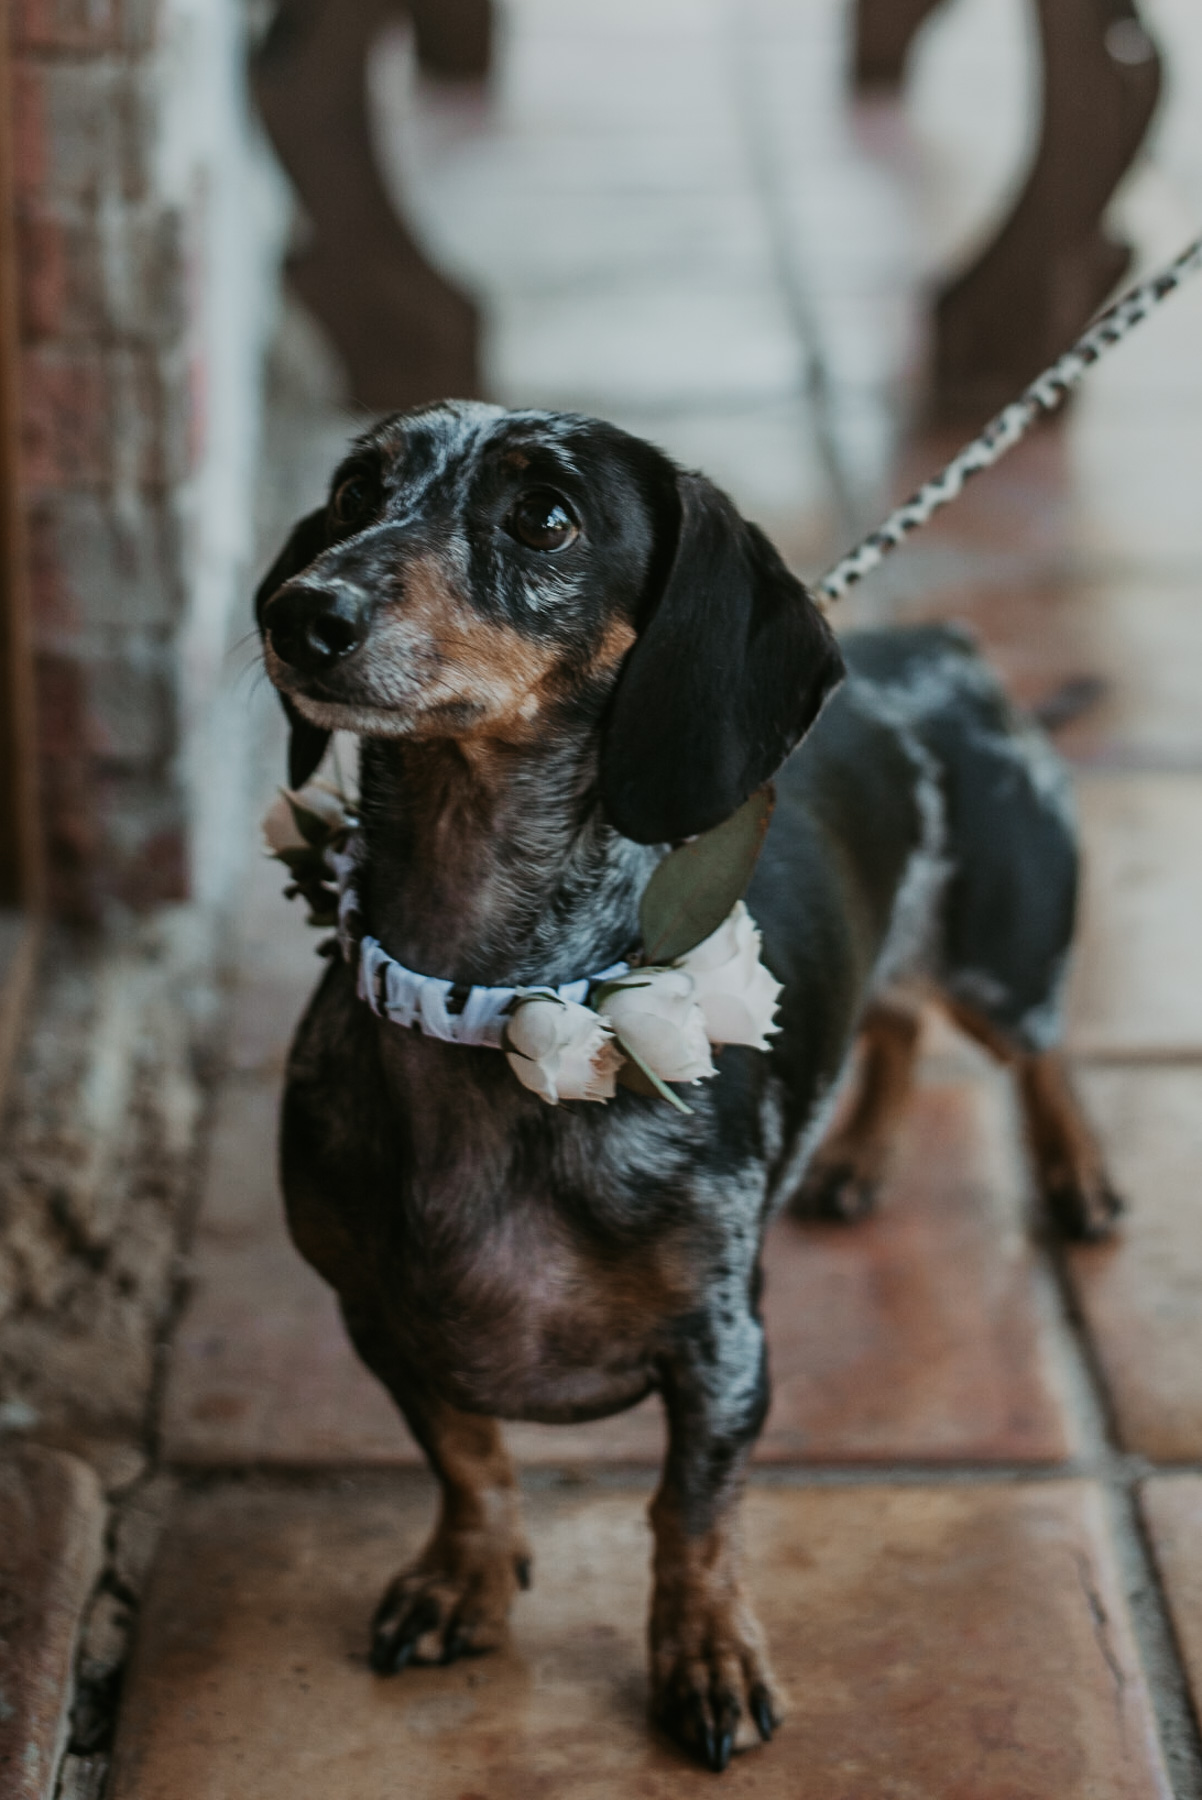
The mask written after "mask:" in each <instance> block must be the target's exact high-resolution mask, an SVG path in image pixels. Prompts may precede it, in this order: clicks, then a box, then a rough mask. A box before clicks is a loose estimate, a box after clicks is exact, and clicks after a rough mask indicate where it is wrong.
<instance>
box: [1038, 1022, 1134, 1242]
mask: <svg viewBox="0 0 1202 1800" xmlns="http://www.w3.org/2000/svg"><path fill="white" fill-rule="evenodd" d="M1018 1082H1019V1093H1020V1095H1021V1097H1022V1108H1023V1119H1024V1122H1025V1124H1026V1129H1027V1141H1028V1143H1029V1145H1030V1149H1031V1158H1032V1161H1033V1162H1034V1165H1035V1175H1036V1180H1037V1181H1038V1183H1039V1188H1040V1192H1041V1193H1042V1195H1043V1198H1044V1203H1045V1204H1046V1206H1047V1208H1048V1212H1049V1214H1050V1215H1051V1218H1052V1220H1053V1222H1054V1223H1055V1224H1056V1226H1057V1227H1058V1228H1059V1229H1060V1230H1061V1231H1062V1232H1063V1233H1064V1235H1065V1236H1066V1237H1069V1238H1079V1239H1082V1240H1084V1241H1085V1242H1091V1241H1094V1240H1096V1239H1098V1238H1105V1237H1109V1236H1110V1234H1111V1232H1112V1231H1113V1230H1114V1222H1115V1220H1116V1219H1117V1218H1118V1216H1119V1214H1120V1213H1121V1212H1122V1210H1123V1202H1122V1199H1121V1197H1120V1196H1119V1195H1118V1194H1116V1192H1115V1191H1114V1188H1113V1187H1112V1186H1111V1184H1110V1178H1109V1176H1108V1175H1107V1173H1106V1165H1105V1162H1104V1161H1103V1159H1102V1152H1101V1149H1100V1147H1099V1144H1098V1140H1097V1138H1096V1137H1095V1135H1094V1131H1093V1127H1092V1126H1091V1125H1090V1123H1089V1120H1088V1119H1087V1118H1086V1117H1085V1112H1084V1109H1083V1108H1082V1105H1081V1102H1080V1100H1079V1099H1078V1097H1077V1093H1076V1090H1075V1089H1074V1087H1073V1084H1072V1081H1071V1080H1070V1078H1069V1073H1068V1069H1067V1068H1066V1066H1065V1062H1064V1058H1063V1056H1062V1055H1061V1054H1060V1052H1059V1051H1058V1050H1044V1051H1042V1052H1040V1053H1039V1054H1038V1055H1035V1056H1024V1057H1022V1058H1021V1059H1020V1061H1019V1064H1018Z"/></svg>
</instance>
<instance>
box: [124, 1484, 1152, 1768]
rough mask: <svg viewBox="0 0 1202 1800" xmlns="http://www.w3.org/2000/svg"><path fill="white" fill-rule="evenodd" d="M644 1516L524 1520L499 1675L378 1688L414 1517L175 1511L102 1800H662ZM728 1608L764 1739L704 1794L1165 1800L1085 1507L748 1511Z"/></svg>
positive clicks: (550, 1506) (261, 1495) (1070, 1503)
mask: <svg viewBox="0 0 1202 1800" xmlns="http://www.w3.org/2000/svg"><path fill="white" fill-rule="evenodd" d="M645 1502H646V1493H645V1490H634V1491H630V1490H618V1491H616V1492H615V1491H613V1490H604V1491H603V1490H600V1489H596V1488H593V1487H591V1486H590V1485H589V1484H585V1485H584V1486H583V1487H580V1488H573V1489H570V1490H567V1491H565V1490H562V1489H560V1490H554V1489H551V1490H547V1489H543V1490H541V1491H539V1492H538V1493H536V1494H534V1495H532V1496H531V1497H530V1504H529V1514H530V1525H531V1529H532V1532H533V1535H534V1541H535V1543H536V1545H537V1551H536V1555H537V1573H536V1578H535V1585H534V1589H533V1592H532V1593H530V1594H529V1595H527V1596H524V1597H523V1599H522V1600H521V1602H520V1604H519V1606H518V1608H517V1613H516V1619H515V1627H514V1633H513V1642H512V1647H511V1648H510V1649H509V1650H508V1651H506V1652H505V1653H504V1654H502V1655H499V1656H495V1657H492V1658H489V1659H487V1660H483V1661H479V1662H467V1663H459V1664H458V1665H453V1666H452V1667H450V1668H448V1669H423V1670H418V1671H415V1672H412V1673H410V1674H407V1675H406V1677H405V1678H404V1679H403V1680H400V1681H380V1680H378V1679H376V1678H373V1677H372V1676H371V1675H369V1674H368V1673H367V1671H366V1668H365V1665H364V1656H363V1641H364V1622H365V1620H366V1618H367V1617H368V1615H369V1613H370V1611H371V1608H372V1606H373V1604H374V1601H375V1599H376V1598H377V1594H378V1590H379V1589H380V1587H381V1586H382V1584H383V1582H384V1581H385V1580H386V1579H387V1577H388V1575H389V1574H390V1573H391V1569H392V1566H393V1564H394V1563H395V1562H396V1561H397V1560H398V1559H399V1558H401V1557H403V1556H405V1555H407V1554H409V1553H411V1552H412V1551H413V1550H414V1549H415V1548H416V1547H417V1546H418V1545H419V1544H420V1542H421V1538H422V1533H423V1530H424V1529H426V1528H427V1527H428V1523H429V1513H430V1507H429V1496H428V1494H427V1493H426V1492H425V1491H424V1490H421V1491H417V1492H415V1491H414V1488H413V1486H412V1485H411V1483H409V1482H405V1483H403V1484H399V1485H398V1484H395V1483H393V1484H389V1485H383V1484H381V1483H380V1482H379V1481H373V1480H370V1479H365V1478H362V1477H360V1478H358V1479H356V1480H353V1481H343V1482H342V1483H340V1484H330V1483H322V1484H319V1485H317V1486H315V1487H312V1486H311V1487H305V1488H303V1489H296V1488H280V1487H274V1486H271V1485H264V1484H257V1485H255V1486H253V1487H250V1488H244V1487H236V1488H228V1487H227V1488H224V1489H217V1490H209V1491H208V1492H203V1493H198V1494H195V1495H193V1496H191V1497H189V1498H188V1499H187V1500H185V1501H184V1503H183V1504H182V1505H181V1507H180V1509H179V1512H178V1514H177V1517H176V1521H175V1525H174V1529H173V1531H172V1533H171V1536H170V1539H169V1541H168V1545H167V1548H166V1550H165V1551H164V1553H163V1555H162V1557H161V1559H160V1562H159V1567H158V1569H157V1571H156V1575H155V1579H154V1582H153V1585H152V1588H151V1590H150V1594H149V1597H148V1602H147V1607H146V1613H145V1618H144V1622H143V1650H142V1652H141V1655H140V1657H139V1658H138V1659H137V1660H136V1661H135V1664H134V1667H133V1670H132V1681H131V1692H130V1698H129V1700H128V1702H127V1705H126V1711H125V1716H124V1720H123V1725H122V1734H121V1739H120V1742H119V1745H118V1752H117V1766H116V1776H115V1784H114V1792H115V1800H180V1797H181V1796H182V1795H188V1796H189V1797H190V1796H192V1795H204V1796H206V1800H208V1797H209V1796H212V1797H213V1800H216V1796H218V1795H221V1796H226V1795H228V1796H231V1797H232V1796H234V1795H254V1797H255V1800H294V1796H296V1795H298V1794H321V1795H322V1796H323V1797H328V1800H343V1797H344V1796H345V1797H346V1800H377V1797H378V1800H386V1797H387V1800H391V1796H393V1795H395V1794H398V1793H400V1794H403V1795H405V1797H406V1800H465V1796H466V1795H467V1794H469V1793H470V1794H473V1795H476V1794H480V1795H487V1796H488V1800H524V1797H526V1796H538V1797H540V1800H541V1797H542V1796H548V1797H550V1796H556V1797H557V1800H558V1797H559V1796H561V1795H562V1796H566V1795H569V1794H570V1795H572V1796H573V1800H575V1796H577V1795H584V1796H588V1797H589V1800H602V1797H603V1796H604V1797H605V1800H609V1797H610V1796H618V1795H622V1796H625V1795H629V1794H635V1795H646V1796H655V1797H656V1800H659V1797H662V1800H673V1797H675V1796H678V1795H679V1796H684V1795H687V1794H694V1793H696V1792H697V1789H698V1785H699V1783H700V1782H701V1781H703V1780H708V1779H712V1778H711V1777H704V1776H702V1775H701V1774H700V1773H699V1772H698V1771H696V1770H694V1769H693V1768H691V1767H690V1766H689V1765H688V1764H687V1763H685V1762H684V1761H683V1760H682V1759H681V1758H680V1757H679V1756H678V1755H677V1754H676V1752H675V1751H674V1750H673V1749H672V1747H671V1746H670V1745H668V1744H664V1743H660V1742H658V1741H657V1740H656V1738H655V1737H653V1736H652V1735H651V1734H650V1733H649V1732H648V1730H647V1728H646V1724H645V1719H644V1707H645V1700H644V1677H643V1666H642V1665H643V1626H642V1621H643V1616H644V1613H645V1609H646V1602H647V1587H648V1568H647V1533H646V1526H645V1523H644V1519H643V1509H644V1506H645ZM747 1523H748V1532H747V1535H748V1550H749V1554H750V1559H751V1564H752V1567H753V1569H754V1570H755V1577H754V1581H753V1585H754V1587H755V1589H756V1597H757V1601H758V1604H759V1607H760V1610H761V1616H762V1618H763V1623H764V1627H765V1630H766V1632H767V1635H768V1638H769V1641H770V1643H771V1646H772V1652H773V1657H774V1661H775V1665H776V1668H777V1673H778V1675H779V1677H780V1679H781V1681H782V1684H783V1686H784V1688H785V1690H786V1693H787V1694H788V1698H789V1709H790V1710H789V1717H788V1721H787V1723H786V1725H785V1727H784V1728H783V1729H782V1731H781V1732H780V1734H779V1735H778V1737H777V1739H776V1741H775V1742H774V1744H773V1746H772V1747H771V1749H770V1750H769V1751H767V1752H764V1753H750V1754H748V1755H746V1756H742V1757H738V1758H736V1761H735V1763H734V1765H733V1766H732V1768H731V1770H730V1771H729V1772H728V1774H727V1775H726V1776H725V1778H724V1785H723V1793H724V1794H725V1793H730V1794H734V1795H743V1794H755V1795H763V1796H765V1797H766V1800H767V1797H768V1796H778V1795H779V1796H781V1800H784V1796H786V1795H787V1796H790V1797H792V1796H796V1795H798V1794H799V1793H803V1794H805V1795H807V1796H808V1795H823V1796H826V1795H831V1796H835V1795H837V1796H840V1800H843V1797H844V1796H846V1800H852V1797H853V1796H857V1797H858V1796H861V1795H868V1794H882V1795H890V1796H897V1797H898V1800H901V1797H902V1796H908V1795H920V1794H921V1795H926V1794H930V1795H936V1794H937V1795H938V1796H939V1797H940V1800H984V1797H985V1796H990V1797H991V1800H1003V1797H1004V1800H1064V1796H1065V1795H1069V1794H1081V1795H1086V1794H1088V1795H1089V1796H1091V1800H1153V1797H1154V1796H1156V1797H1160V1796H1167V1795H1168V1794H1169V1793H1170V1792H1171V1790H1170V1788H1169V1785H1168V1781H1167V1778H1166V1774H1165V1770H1164V1766H1163V1763H1162V1760H1161V1756H1160V1752H1159V1747H1158V1745H1157V1742H1156V1733H1155V1728H1154V1725H1153V1720H1152V1711H1151V1707H1150V1705H1149V1701H1148V1696H1147V1692H1146V1689H1145V1685H1144V1682H1143V1678H1142V1676H1141V1674H1140V1670H1139V1661H1138V1656H1137V1652H1136V1649H1135V1645H1134V1642H1133V1640H1132V1638H1131V1635H1130V1632H1129V1630H1128V1628H1127V1626H1126V1624H1125V1622H1124V1617H1123V1606H1122V1598H1121V1583H1120V1581H1119V1579H1118V1576H1117V1571H1116V1569H1115V1566H1114V1559H1113V1555H1112V1552H1111V1550H1110V1547H1109V1544H1108V1541H1107V1533H1106V1524H1105V1513H1104V1507H1103V1504H1102V1502H1101V1499H1100V1496H1099V1494H1098V1492H1097V1491H1096V1490H1095V1489H1094V1488H1093V1487H1091V1486H1090V1485H1089V1484H1087V1483H1084V1482H1054V1483H1048V1484H1042V1485H1039V1486H1034V1487H1021V1486H1016V1485H1012V1484H1010V1485H1003V1486H977V1487H948V1488H944V1489H937V1488H923V1487H912V1488H896V1487H876V1488H826V1489H823V1490H821V1491H814V1490H808V1491H807V1490H805V1489H800V1490H799V1489H777V1490H774V1491H773V1490H759V1491H757V1492H756V1493H755V1494H754V1495H753V1496H752V1500H751V1503H750V1505H749V1507H748V1521H747Z"/></svg>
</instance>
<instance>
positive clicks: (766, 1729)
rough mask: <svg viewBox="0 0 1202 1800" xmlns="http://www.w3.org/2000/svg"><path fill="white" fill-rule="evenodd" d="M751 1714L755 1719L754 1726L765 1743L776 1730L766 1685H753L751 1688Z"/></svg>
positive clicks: (775, 1721)
mask: <svg viewBox="0 0 1202 1800" xmlns="http://www.w3.org/2000/svg"><path fill="white" fill-rule="evenodd" d="M750 1704H751V1716H752V1718H753V1719H754V1720H755V1728H756V1730H757V1731H758V1732H759V1734H760V1736H761V1737H762V1738H763V1740H764V1742H765V1743H767V1742H768V1741H769V1739H770V1738H771V1736H772V1734H773V1732H774V1731H775V1730H776V1724H777V1720H776V1714H775V1713H774V1712H773V1710H772V1701H771V1700H770V1699H769V1697H768V1690H767V1688H766V1687H754V1688H752V1690H751V1701H750Z"/></svg>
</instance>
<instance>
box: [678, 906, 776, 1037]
mask: <svg viewBox="0 0 1202 1800" xmlns="http://www.w3.org/2000/svg"><path fill="white" fill-rule="evenodd" d="M762 944H763V940H762V938H761V936H760V929H759V926H758V925H757V924H756V922H755V920H754V919H753V918H752V916H751V914H750V913H749V912H748V910H747V908H746V907H745V906H744V904H743V902H742V901H741V900H740V901H739V903H738V905H737V906H736V907H735V909H734V911H733V912H732V913H731V915H730V917H729V918H728V919H724V920H723V922H722V924H721V925H719V927H718V929H717V931H715V932H714V933H713V934H712V935H711V936H710V937H707V938H706V939H705V940H704V942H703V943H700V944H698V945H697V946H696V948H695V949H693V950H690V951H689V953H688V955H687V956H682V957H681V959H680V967H681V968H682V969H684V970H685V971H686V972H687V973H688V974H689V975H691V976H692V978H693V983H694V986H695V988H696V992H697V1004H698V1006H700V1008H701V1010H702V1012H703V1013H704V1015H705V1028H706V1031H707V1032H708V1034H709V1039H710V1042H711V1043H712V1044H750V1045H751V1047H752V1049H753V1050H767V1049H768V1048H769V1044H768V1034H769V1033H770V1032H774V1031H779V1030H780V1026H779V1025H776V1024H774V1023H773V1020H774V1017H775V1013H776V1003H777V1000H778V999H779V997H780V995H781V993H782V991H783V990H782V988H781V984H780V982H779V981H777V980H776V979H775V977H774V976H773V975H771V974H770V973H769V971H768V970H767V969H766V968H765V967H764V965H763V963H762V962H761V961H760V951H761V948H762Z"/></svg>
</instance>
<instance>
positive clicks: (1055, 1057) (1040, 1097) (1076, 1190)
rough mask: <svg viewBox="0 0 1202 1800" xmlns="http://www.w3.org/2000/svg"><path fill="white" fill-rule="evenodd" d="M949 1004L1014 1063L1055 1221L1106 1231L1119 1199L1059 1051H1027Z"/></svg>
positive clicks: (1085, 1232)
mask: <svg viewBox="0 0 1202 1800" xmlns="http://www.w3.org/2000/svg"><path fill="white" fill-rule="evenodd" d="M950 1010H951V1012H952V1016H953V1017H954V1018H955V1020H956V1023H957V1024H958V1025H960V1026H961V1027H962V1029H963V1030H965V1031H966V1032H967V1033H968V1034H969V1036H970V1037H973V1038H975V1039H976V1041H977V1042H978V1043H979V1044H982V1045H983V1046H984V1047H985V1049H987V1050H989V1051H990V1052H992V1054H993V1055H994V1056H996V1057H997V1058H998V1059H999V1061H1002V1062H1006V1063H1009V1064H1010V1066H1011V1067H1012V1068H1013V1069H1014V1072H1015V1075H1016V1077H1017V1080H1018V1091H1019V1099H1020V1102H1021V1105H1022V1114H1023V1124H1024V1127H1025V1129H1026V1137H1027V1145H1028V1148H1029V1150H1030V1153H1031V1161H1032V1163H1033V1165H1034V1172H1035V1180H1036V1183H1037V1185H1038V1188H1039V1192H1040V1195H1041V1196H1042V1199H1043V1202H1044V1205H1045V1206H1046V1207H1047V1211H1048V1216H1049V1217H1050V1219H1051V1221H1052V1223H1053V1224H1054V1225H1055V1226H1056V1228H1057V1229H1058V1230H1059V1231H1061V1232H1063V1234H1064V1236H1065V1237H1068V1238H1075V1239H1078V1240H1080V1241H1083V1242H1086V1243H1089V1242H1094V1241H1096V1240H1097V1239H1099V1238H1105V1237H1109V1236H1110V1234H1111V1232H1112V1231H1113V1230H1114V1223H1115V1220H1116V1219H1117V1218H1118V1216H1119V1214H1120V1213H1121V1212H1122V1210H1123V1202H1122V1199H1121V1197H1120V1196H1119V1195H1118V1194H1117V1193H1116V1192H1115V1190H1114V1188H1113V1187H1112V1185H1111V1182H1110V1177H1109V1175H1108V1174H1107V1172H1106V1164H1105V1160H1104V1159H1103V1156H1102V1151H1101V1147H1100V1145H1099V1143H1098V1140H1097V1137H1096V1135H1095V1133H1094V1129H1093V1126H1092V1125H1091V1124H1090V1122H1089V1120H1088V1119H1087V1118H1086V1116H1085V1109H1084V1107H1083V1106H1082V1105H1081V1101H1080V1099H1079V1097H1078V1095H1077V1092H1076V1089H1075V1088H1074V1086H1073V1083H1072V1079H1071V1077H1070V1075H1069V1072H1068V1068H1067V1065H1066V1063H1065V1060H1064V1055H1063V1053H1062V1052H1061V1051H1060V1050H1057V1049H1048V1050H1027V1049H1024V1048H1022V1047H1021V1046H1020V1045H1018V1044H1016V1043H1015V1041H1014V1039H1013V1038H1012V1037H1010V1036H1009V1035H1008V1034H1007V1033H1005V1032H1003V1031H1000V1030H999V1029H998V1028H997V1027H996V1026H995V1025H993V1024H991V1023H990V1022H989V1021H988V1020H987V1019H985V1018H984V1017H983V1016H982V1015H981V1014H980V1013H979V1012H977V1011H976V1010H975V1009H973V1008H970V1007H966V1006H963V1005H958V1004H953V1005H952V1007H951V1009H950Z"/></svg>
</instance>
